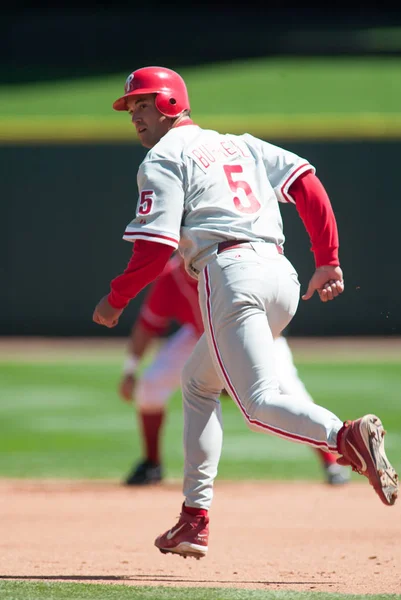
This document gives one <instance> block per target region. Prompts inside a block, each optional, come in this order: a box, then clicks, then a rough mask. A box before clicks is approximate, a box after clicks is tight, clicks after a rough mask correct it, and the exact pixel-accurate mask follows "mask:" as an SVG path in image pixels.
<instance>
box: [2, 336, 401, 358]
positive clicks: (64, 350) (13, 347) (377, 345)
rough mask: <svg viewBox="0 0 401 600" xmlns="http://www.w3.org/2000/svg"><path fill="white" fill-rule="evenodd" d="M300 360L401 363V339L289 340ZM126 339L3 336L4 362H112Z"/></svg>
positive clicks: (124, 348)
mask: <svg viewBox="0 0 401 600" xmlns="http://www.w3.org/2000/svg"><path fill="white" fill-rule="evenodd" d="M288 342H289V344H290V346H291V349H292V351H293V354H294V359H295V360H296V361H297V360H302V359H305V360H311V359H313V360H315V361H336V360H340V361H341V360H347V361H348V360H350V361H358V360H369V359H372V360H375V361H387V360H394V361H398V360H401V337H400V336H387V337H321V338H318V337H310V338H303V337H299V338H298V337H293V338H291V337H288ZM126 345H127V340H126V338H109V337H100V338H73V337H72V338H68V337H67V338H52V337H1V336H0V361H4V360H30V361H42V360H45V361H52V360H55V361H59V360H61V359H63V360H67V361H68V360H76V361H79V360H91V361H93V360H109V359H110V357H115V358H121V359H122V357H124V356H125V352H126Z"/></svg>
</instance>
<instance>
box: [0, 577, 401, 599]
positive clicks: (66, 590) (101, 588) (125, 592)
mask: <svg viewBox="0 0 401 600" xmlns="http://www.w3.org/2000/svg"><path fill="white" fill-rule="evenodd" d="M311 598H313V600H334V599H336V598H341V600H357V599H360V600H361V599H362V598H366V596H355V595H350V594H341V595H340V594H325V593H321V592H313V594H311V593H310V592H290V591H288V592H287V591H266V590H242V589H237V590H236V589H222V588H174V587H162V586H160V587H139V588H134V587H131V586H123V585H100V584H82V583H74V584H71V583H58V582H57V583H56V582H52V583H43V582H41V583H36V582H35V583H32V582H19V581H18V582H0V600H114V599H116V600H117V599H118V600H128V599H129V600H310V599H311ZM396 598H400V596H398V595H395V594H376V595H369V600H390V599H396Z"/></svg>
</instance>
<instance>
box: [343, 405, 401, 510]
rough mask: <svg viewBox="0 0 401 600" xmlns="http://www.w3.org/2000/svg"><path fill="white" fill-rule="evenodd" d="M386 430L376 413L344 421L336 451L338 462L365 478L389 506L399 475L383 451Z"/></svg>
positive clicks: (395, 492) (396, 489) (396, 490)
mask: <svg viewBox="0 0 401 600" xmlns="http://www.w3.org/2000/svg"><path fill="white" fill-rule="evenodd" d="M385 433H386V432H385V430H384V429H383V425H382V422H381V421H380V419H379V417H376V415H366V416H364V417H362V418H361V419H357V420H356V421H346V422H345V423H344V427H343V430H342V432H341V435H340V436H339V446H338V452H339V454H341V455H342V456H341V458H339V459H338V461H337V462H338V463H339V464H340V465H343V466H344V465H350V466H351V467H352V470H353V471H356V472H357V473H360V474H361V475H364V476H365V477H367V478H368V479H369V483H370V485H372V486H373V488H374V489H375V492H376V493H377V495H378V496H379V498H380V500H381V501H382V502H383V504H386V506H391V505H393V504H394V503H395V501H396V500H397V496H398V475H397V473H396V472H395V470H394V469H393V467H392V466H391V464H390V462H389V460H388V458H387V456H386V452H385V450H384V435H385Z"/></svg>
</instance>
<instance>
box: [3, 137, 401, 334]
mask: <svg viewBox="0 0 401 600" xmlns="http://www.w3.org/2000/svg"><path fill="white" fill-rule="evenodd" d="M274 142H275V143H278V144H280V141H279V140H274ZM283 145H285V147H287V148H289V149H290V150H293V151H295V152H297V153H298V154H301V155H302V156H304V157H306V158H308V159H309V160H310V161H311V162H312V163H313V164H314V165H315V166H316V167H317V173H318V175H319V176H320V178H321V179H322V181H323V182H324V183H325V185H326V189H327V190H328V192H329V195H330V197H331V199H332V202H333V205H334V207H335V211H336V215H337V220H338V225H339V230H340V241H341V259H342V266H343V269H344V274H345V281H346V292H345V293H344V294H343V296H342V297H341V298H340V299H338V300H337V301H336V302H333V303H329V304H328V305H323V304H321V303H320V302H319V301H318V300H317V298H316V299H312V300H310V301H309V302H306V303H305V302H301V305H300V309H299V312H298V314H297V316H296V317H295V319H294V321H293V323H292V325H291V334H292V335H329V334H330V335H336V334H337V335H346V334H358V335H364V334H374V335H376V334H377V335H387V334H401V311H400V310H399V308H400V304H401V303H400V295H401V276H400V273H401V270H400V266H399V252H398V246H399V229H400V222H401V194H400V183H399V182H400V157H401V142H400V141H395V142H376V143H375V142H358V143H353V142H347V143H326V142H320V143H305V142H302V143H301V142H299V143H295V142H294V143H288V142H286V143H285V144H283ZM143 156H144V150H143V149H142V148H141V147H140V146H137V145H132V146H130V145H111V144H110V145H96V146H94V145H76V146H74V145H67V146H54V145H50V146H43V145H38V146H36V147H35V146H26V147H24V146H10V145H7V146H0V165H1V215H2V220H1V221H2V228H1V229H2V239H1V245H0V250H1V276H2V277H1V282H2V292H1V295H0V334H2V335H6V334H7V335H12V334H16V335H22V334H34V335H74V336H75V335H104V334H105V333H106V330H104V329H103V328H100V327H99V326H96V325H95V324H93V323H92V321H91V317H92V312H93V308H94V306H95V304H96V303H97V301H98V300H99V299H100V298H101V296H103V295H104V294H106V293H107V292H108V289H109V281H110V279H111V278H112V277H113V276H115V275H116V274H118V273H119V272H121V271H122V270H123V269H124V268H125V265H126V263H127V261H128V259H129V257H130V254H131V248H132V247H131V245H130V244H129V243H127V242H124V241H122V239H121V236H122V233H123V230H124V227H125V225H126V224H127V222H128V221H129V220H130V218H131V217H132V215H133V214H134V211H135V203H136V194H137V191H136V171H137V167H138V164H139V162H140V161H141V160H142V157H143ZM282 213H283V219H284V224H285V233H286V236H287V242H286V254H287V256H288V257H289V258H290V259H291V260H292V261H293V263H294V264H295V266H296V268H297V269H298V272H299V275H300V280H301V282H302V287H303V289H305V286H306V284H307V281H308V278H309V277H310V275H311V274H312V271H313V260H312V255H311V253H310V252H309V240H308V238H307V235H306V233H305V230H304V229H303V225H302V222H301V221H300V219H299V217H298V214H297V212H296V208H295V207H294V206H289V205H288V206H287V205H285V206H283V209H282ZM142 297H143V294H141V296H140V297H139V298H138V299H137V300H136V301H135V300H134V301H133V302H132V303H131V304H130V306H129V307H128V309H127V310H126V312H125V314H124V315H123V317H122V319H121V321H120V324H119V325H118V327H117V328H115V329H114V330H110V331H109V332H107V335H110V336H118V335H125V334H126V333H127V331H128V328H129V326H130V323H131V320H132V319H133V318H134V317H135V315H136V314H137V310H138V304H139V302H140V300H141V298H142Z"/></svg>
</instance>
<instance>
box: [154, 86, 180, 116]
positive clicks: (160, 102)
mask: <svg viewBox="0 0 401 600" xmlns="http://www.w3.org/2000/svg"><path fill="white" fill-rule="evenodd" d="M155 105H156V108H157V110H158V111H159V112H161V113H162V115H164V116H165V117H170V118H172V117H177V116H178V115H179V114H180V112H182V111H180V112H177V99H176V98H175V97H174V95H172V93H171V92H159V93H158V94H156V100H155Z"/></svg>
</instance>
